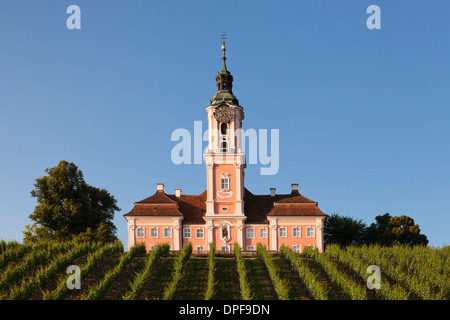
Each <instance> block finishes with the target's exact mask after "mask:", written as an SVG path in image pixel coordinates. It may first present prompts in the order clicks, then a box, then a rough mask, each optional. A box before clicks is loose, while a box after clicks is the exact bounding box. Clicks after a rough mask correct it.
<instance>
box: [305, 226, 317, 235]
mask: <svg viewBox="0 0 450 320" xmlns="http://www.w3.org/2000/svg"><path fill="white" fill-rule="evenodd" d="M306 237H307V238H315V237H316V228H314V227H308V228H306Z"/></svg>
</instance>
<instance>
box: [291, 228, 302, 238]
mask: <svg viewBox="0 0 450 320" xmlns="http://www.w3.org/2000/svg"><path fill="white" fill-rule="evenodd" d="M292 236H293V237H294V238H300V237H301V229H300V228H299V227H295V228H293V229H292Z"/></svg>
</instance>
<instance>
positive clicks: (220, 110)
mask: <svg viewBox="0 0 450 320" xmlns="http://www.w3.org/2000/svg"><path fill="white" fill-rule="evenodd" d="M214 117H215V118H216V120H217V121H219V122H223V123H228V122H230V121H231V120H232V119H233V109H231V107H230V106H228V105H227V104H226V103H222V104H221V105H220V106H218V107H217V108H216V111H215V112H214Z"/></svg>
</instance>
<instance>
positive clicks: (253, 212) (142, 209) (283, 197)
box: [124, 189, 326, 223]
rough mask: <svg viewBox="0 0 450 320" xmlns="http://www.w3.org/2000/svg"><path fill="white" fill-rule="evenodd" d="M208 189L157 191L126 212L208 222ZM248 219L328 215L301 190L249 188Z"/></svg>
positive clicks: (246, 197)
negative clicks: (183, 192)
mask: <svg viewBox="0 0 450 320" xmlns="http://www.w3.org/2000/svg"><path fill="white" fill-rule="evenodd" d="M205 202H206V191H204V192H203V193H201V194H199V195H181V196H180V197H176V196H175V195H172V194H165V193H164V192H163V191H157V192H156V193H155V194H154V195H152V196H151V197H148V198H146V199H144V200H141V201H138V202H135V206H134V208H133V209H132V210H131V211H130V212H128V213H127V214H124V216H183V217H184V219H183V223H205V220H204V219H203V216H204V215H205V213H206V203H205ZM244 213H245V215H246V216H247V220H246V223H268V220H267V217H268V216H326V214H325V213H323V212H322V211H321V210H320V209H319V208H318V206H317V202H315V201H313V200H311V199H308V198H306V197H305V196H303V195H301V194H300V193H299V192H298V191H292V193H290V194H277V195H275V196H273V197H272V196H270V195H254V194H252V193H251V192H250V191H248V190H247V189H245V194H244Z"/></svg>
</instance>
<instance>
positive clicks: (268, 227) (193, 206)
mask: <svg viewBox="0 0 450 320" xmlns="http://www.w3.org/2000/svg"><path fill="white" fill-rule="evenodd" d="M222 50H223V56H224V59H223V66H222V70H221V71H220V72H219V74H218V75H217V76H216V82H217V89H218V90H217V92H216V95H215V96H214V97H213V99H211V104H210V105H209V106H207V107H206V108H205V110H206V114H207V119H208V141H209V143H208V148H207V150H206V152H205V153H204V160H205V164H206V173H207V175H206V177H207V178H206V180H207V181H206V190H205V192H203V193H201V194H199V195H184V194H182V192H181V190H180V189H177V190H176V191H175V194H168V193H166V192H165V191H164V184H162V183H158V184H157V190H156V193H155V194H154V195H152V196H150V197H148V198H145V199H143V200H141V201H138V202H135V204H134V208H133V209H132V210H131V211H130V212H129V213H127V214H125V215H124V217H125V218H126V220H127V221H128V248H130V247H131V246H133V245H134V244H136V243H140V242H145V244H146V247H147V249H148V250H151V248H152V246H154V245H156V244H160V243H168V244H169V245H170V246H171V250H174V251H178V250H181V248H182V247H183V245H185V244H186V243H188V242H191V243H192V245H193V250H194V253H202V252H204V253H207V252H208V250H209V243H214V244H215V249H216V250H218V251H223V252H230V253H231V252H233V246H234V243H238V244H239V245H240V247H241V248H242V250H244V251H253V250H256V246H257V244H258V243H261V244H263V245H265V246H267V248H268V249H269V250H271V251H278V250H279V248H280V246H281V245H287V246H289V247H291V248H292V249H293V250H295V251H299V252H301V251H302V250H303V248H305V247H307V246H313V247H314V248H317V249H318V250H319V251H323V226H324V223H325V219H326V214H325V213H323V212H322V211H321V210H320V209H319V208H318V204H317V202H315V201H313V200H310V199H308V198H306V197H305V196H303V195H301V194H300V192H299V191H298V185H297V184H292V185H291V192H290V193H288V194H276V192H275V189H273V188H272V189H271V192H270V194H267V195H254V194H252V193H251V192H250V191H249V190H247V189H246V188H245V187H244V169H245V167H246V158H245V153H244V151H243V150H242V145H241V143H242V137H241V129H242V120H243V119H244V109H243V108H242V106H240V105H239V101H238V100H237V99H236V97H235V96H234V95H233V92H232V82H233V77H232V76H231V74H230V72H229V71H228V70H227V69H226V65H225V50H226V47H225V45H223V46H222Z"/></svg>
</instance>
